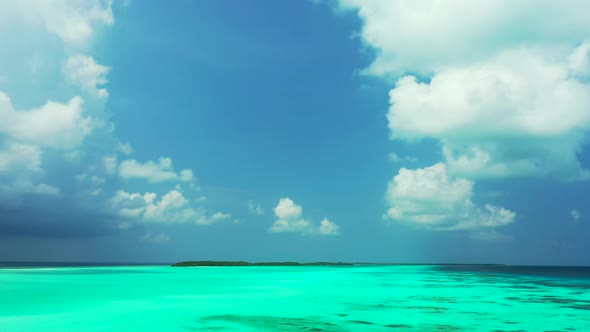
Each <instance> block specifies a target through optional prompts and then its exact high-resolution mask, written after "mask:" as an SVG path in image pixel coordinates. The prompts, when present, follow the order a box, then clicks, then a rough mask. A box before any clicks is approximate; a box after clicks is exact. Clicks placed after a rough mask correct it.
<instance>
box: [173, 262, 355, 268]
mask: <svg viewBox="0 0 590 332" xmlns="http://www.w3.org/2000/svg"><path fill="white" fill-rule="evenodd" d="M351 265H353V263H342V262H337V263H334V262H311V263H299V262H257V263H250V262H243V261H185V262H178V263H174V264H172V266H179V267H185V266H351Z"/></svg>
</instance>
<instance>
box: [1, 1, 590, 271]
mask: <svg viewBox="0 0 590 332" xmlns="http://www.w3.org/2000/svg"><path fill="white" fill-rule="evenodd" d="M29 2H30V3H29ZM587 7H588V5H587V4H586V3H585V2H584V1H564V2H560V3H555V2H551V1H540V2H537V1H523V2H521V3H519V5H518V6H515V5H514V4H511V3H510V2H509V1H489V2H488V1H484V2H481V3H479V2H478V4H477V5H476V4H474V3H472V2H470V1H459V0H457V1H453V2H449V3H444V4H443V3H439V2H435V1H427V0H424V1H417V2H413V3H412V4H410V3H408V2H403V1H364V0H342V1H340V2H337V1H290V2H272V1H240V2H233V1H232V2H230V1H176V2H172V3H167V5H166V6H164V5H162V4H159V3H156V2H149V1H146V2H144V1H114V2H111V1H103V0H100V1H99V0H97V1H34V0H31V1H28V2H24V3H22V4H14V3H11V4H8V3H6V4H1V5H0V22H1V23H0V40H2V41H3V42H4V43H5V45H11V47H9V48H5V51H3V52H2V54H1V55H0V260H34V261H43V260H48V261H144V262H148V261H151V262H157V261H162V262H171V261H178V260H185V259H228V260H234V259H243V260H251V261H263V260H298V261H314V260H334V261H367V262H410V263H414V262H451V263H457V262H467V263H469V262H493V263H509V264H564V265H570V264H581V265H587V264H590V247H588V245H587V239H588V235H590V226H588V224H589V223H588V219H587V216H588V215H589V214H590V211H588V209H587V207H586V206H587V205H588V194H589V193H590V187H589V186H588V179H589V178H590V172H589V171H588V168H589V167H590V166H589V164H590V150H589V149H588V144H587V143H588V134H587V133H588V130H589V129H590V24H588V22H590V17H588V16H589V15H590V14H587V13H590V10H588V8H587ZM465 12H470V13H472V15H463V13H465ZM555 13H558V14H559V15H556V14H555ZM549 23H551V24H549ZM566 23H567V24H566Z"/></svg>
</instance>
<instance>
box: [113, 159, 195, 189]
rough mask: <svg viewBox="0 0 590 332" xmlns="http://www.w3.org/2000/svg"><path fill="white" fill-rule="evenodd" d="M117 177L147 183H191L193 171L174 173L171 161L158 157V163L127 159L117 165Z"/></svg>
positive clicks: (185, 170) (186, 170)
mask: <svg viewBox="0 0 590 332" xmlns="http://www.w3.org/2000/svg"><path fill="white" fill-rule="evenodd" d="M119 176H120V177H122V178H124V179H131V178H143V179H146V180H147V181H148V182H152V183H154V182H165V181H176V180H180V181H182V182H192V181H194V180H195V177H194V175H193V171H192V170H190V169H184V170H182V171H180V173H179V174H178V173H176V172H175V171H174V169H173V167H172V159H171V158H167V157H160V159H159V160H158V162H157V163H156V162H154V161H151V160H149V161H147V162H145V163H141V162H139V161H137V160H135V159H127V160H124V161H122V162H121V164H120V165H119Z"/></svg>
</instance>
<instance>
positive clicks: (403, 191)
mask: <svg viewBox="0 0 590 332" xmlns="http://www.w3.org/2000/svg"><path fill="white" fill-rule="evenodd" d="M472 196H473V183H472V182H471V181H469V180H467V179H462V178H457V179H453V178H451V177H449V175H448V174H447V169H446V165H445V164H444V163H438V164H435V165H433V166H430V167H425V168H418V169H415V170H411V169H406V168H401V169H400V170H399V173H398V174H397V175H396V176H395V177H394V178H393V179H392V180H391V181H390V182H389V185H388V190H387V202H388V204H389V209H388V210H387V212H386V214H385V216H384V218H385V219H387V220H394V221H399V222H404V223H409V224H413V225H415V226H418V227H423V228H429V229H434V230H460V229H477V228H493V227H499V226H503V225H507V224H510V223H512V222H513V221H514V219H515V217H516V214H515V213H514V212H512V211H510V210H507V209H505V208H503V207H498V206H493V205H489V204H486V205H485V206H484V207H483V208H481V207H478V206H476V205H475V204H474V203H473V202H472V200H471V199H472Z"/></svg>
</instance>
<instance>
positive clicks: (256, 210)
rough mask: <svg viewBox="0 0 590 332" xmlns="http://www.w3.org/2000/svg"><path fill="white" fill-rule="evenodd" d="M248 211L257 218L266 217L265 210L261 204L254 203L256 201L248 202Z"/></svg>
mask: <svg viewBox="0 0 590 332" xmlns="http://www.w3.org/2000/svg"><path fill="white" fill-rule="evenodd" d="M248 211H249V212H250V213H252V214H255V215H257V216H262V215H264V209H263V208H262V207H261V206H260V205H259V204H256V203H254V201H248Z"/></svg>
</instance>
